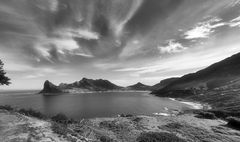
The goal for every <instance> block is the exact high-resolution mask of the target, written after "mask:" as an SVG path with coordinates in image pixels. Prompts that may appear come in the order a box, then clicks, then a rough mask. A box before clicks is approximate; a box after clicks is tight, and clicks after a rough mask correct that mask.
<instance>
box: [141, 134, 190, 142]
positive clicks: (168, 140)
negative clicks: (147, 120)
mask: <svg viewBox="0 0 240 142" xmlns="http://www.w3.org/2000/svg"><path fill="white" fill-rule="evenodd" d="M137 142H186V141H185V140H183V139H181V138H179V137H177V136H176V135H174V134H170V133H166V132H160V133H158V132H147V133H142V134H141V135H140V136H139V137H138V138H137Z"/></svg>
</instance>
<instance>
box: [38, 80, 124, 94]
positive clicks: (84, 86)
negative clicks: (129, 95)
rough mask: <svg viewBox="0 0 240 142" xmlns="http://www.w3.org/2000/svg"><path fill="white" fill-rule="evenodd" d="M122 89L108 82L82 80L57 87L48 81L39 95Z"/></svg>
mask: <svg viewBox="0 0 240 142" xmlns="http://www.w3.org/2000/svg"><path fill="white" fill-rule="evenodd" d="M121 89H123V87H121V86H117V85H115V84H113V83H111V82H110V81H108V80H103V79H97V80H93V79H87V78H83V79H82V80H80V81H76V82H74V83H71V84H66V83H61V84H60V85H59V86H56V85H54V84H52V83H51V82H49V81H46V82H45V83H44V88H43V90H42V91H41V92H40V93H59V92H66V93H68V92H89V91H110V90H121Z"/></svg>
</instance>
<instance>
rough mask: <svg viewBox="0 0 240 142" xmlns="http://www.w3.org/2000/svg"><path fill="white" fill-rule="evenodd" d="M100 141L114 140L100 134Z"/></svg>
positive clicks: (108, 141)
mask: <svg viewBox="0 0 240 142" xmlns="http://www.w3.org/2000/svg"><path fill="white" fill-rule="evenodd" d="M100 141H101V142H113V141H114V140H113V139H111V138H109V137H108V136H101V137H100Z"/></svg>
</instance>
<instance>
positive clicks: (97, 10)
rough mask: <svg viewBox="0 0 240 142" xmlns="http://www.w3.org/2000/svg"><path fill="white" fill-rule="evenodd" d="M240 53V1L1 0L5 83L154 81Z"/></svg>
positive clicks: (15, 86) (26, 86)
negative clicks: (95, 80)
mask: <svg viewBox="0 0 240 142" xmlns="http://www.w3.org/2000/svg"><path fill="white" fill-rule="evenodd" d="M238 52H240V0H0V59H1V60H2V61H3V62H4V63H5V65H4V69H5V70H6V72H7V76H8V77H10V78H11V82H12V84H11V85H10V86H0V89H41V88H42V86H43V82H44V81H45V80H50V81H52V82H53V83H55V84H59V83H61V82H64V83H72V82H74V81H78V80H81V79H82V78H83V77H86V78H92V79H99V78H102V79H108V80H110V81H112V82H113V83H116V84H117V85H122V86H127V85H132V84H135V83H137V82H142V83H145V84H148V85H154V84H156V83H159V82H160V81H161V80H162V79H166V78H169V77H180V76H182V75H184V74H187V73H192V72H196V71H198V70H200V69H203V68H205V67H207V66H209V65H211V64H212V63H215V62H218V61H220V60H223V59H224V58H226V57H229V56H231V55H233V54H236V53H238Z"/></svg>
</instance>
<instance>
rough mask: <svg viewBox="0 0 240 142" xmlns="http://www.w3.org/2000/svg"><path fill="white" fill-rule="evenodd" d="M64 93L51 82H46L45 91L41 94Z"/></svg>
mask: <svg viewBox="0 0 240 142" xmlns="http://www.w3.org/2000/svg"><path fill="white" fill-rule="evenodd" d="M62 92H63V91H62V90H61V89H60V88H59V87H58V86H56V85H54V84H53V83H51V82H50V81H48V80H46V81H45V82H44V85H43V90H42V91H41V92H40V93H62Z"/></svg>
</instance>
